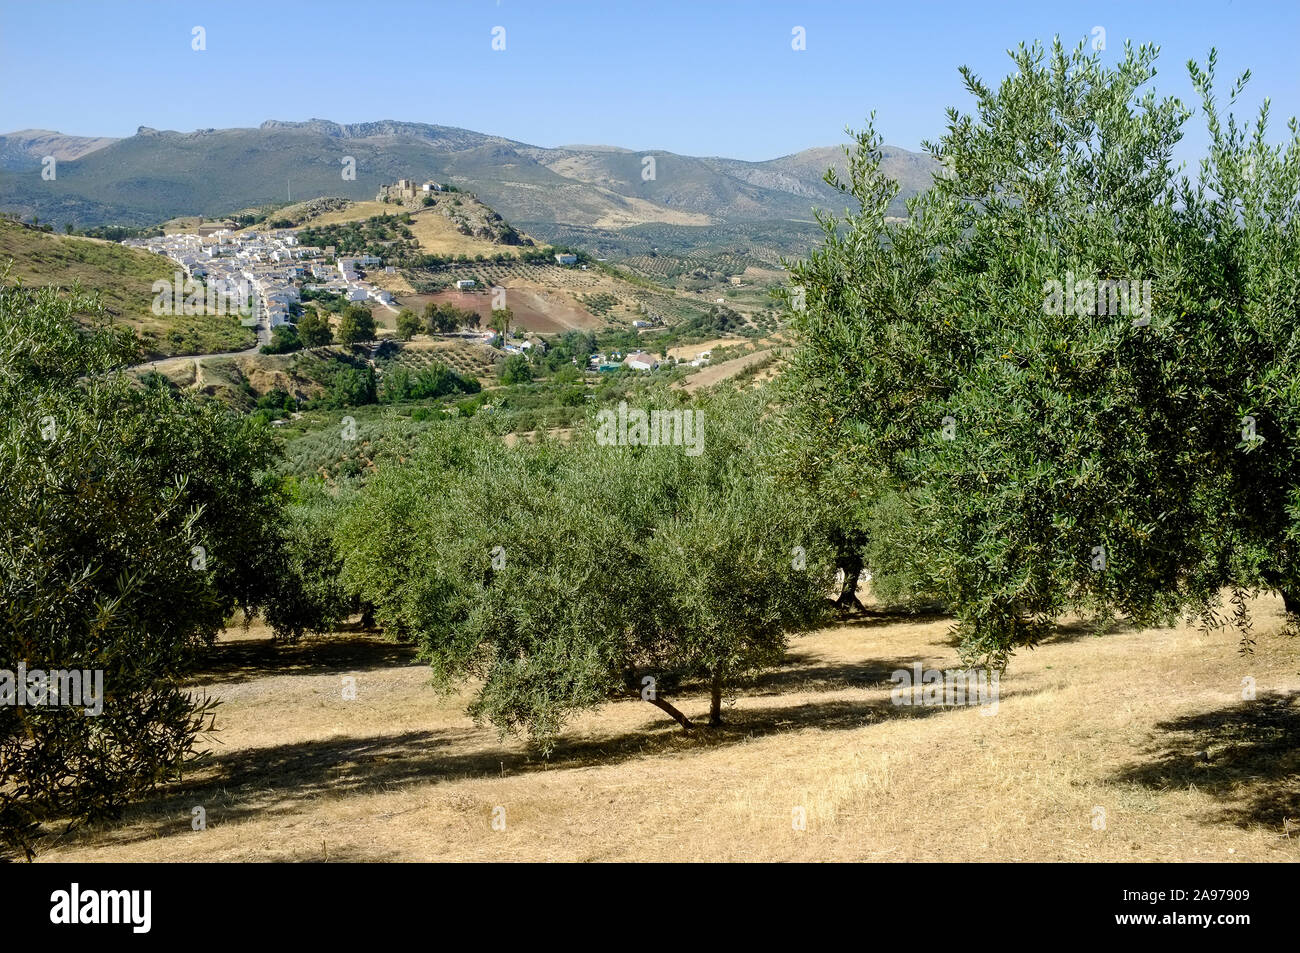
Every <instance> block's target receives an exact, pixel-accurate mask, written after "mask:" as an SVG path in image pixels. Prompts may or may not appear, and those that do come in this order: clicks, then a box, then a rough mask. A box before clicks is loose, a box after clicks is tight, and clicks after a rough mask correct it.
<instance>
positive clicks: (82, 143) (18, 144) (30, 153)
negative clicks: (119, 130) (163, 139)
mask: <svg viewBox="0 0 1300 953" xmlns="http://www.w3.org/2000/svg"><path fill="white" fill-rule="evenodd" d="M117 141H118V140H117V139H111V138H108V137H106V136H95V137H88V136H65V135H63V134H62V133H59V132H51V131H50V130H48V129H21V130H19V131H18V132H11V133H8V134H6V135H3V136H0V169H15V170H23V169H28V168H30V167H31V166H32V162H33V160H35V163H36V166H37V167H38V168H39V167H40V163H41V160H42V159H44V158H45V157H46V156H54V158H55V159H57V160H58V161H59V162H63V161H64V160H67V159H80V158H81V157H82V156H85V155H89V154H90V153H92V152H94V151H95V150H96V149H102V148H104V147H105V146H109V145H112V144H113V143H115V142H117Z"/></svg>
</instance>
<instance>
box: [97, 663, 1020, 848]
mask: <svg viewBox="0 0 1300 953" xmlns="http://www.w3.org/2000/svg"><path fill="white" fill-rule="evenodd" d="M888 664H891V665H892V664H893V663H892V662H890V663H888ZM1005 699H1006V693H1005V692H1004V693H1003V700H1005ZM693 700H695V701H698V699H693ZM616 704H636V705H645V707H646V709H647V710H648V711H650V710H652V709H650V706H649V705H648V704H645V703H643V702H641V701H640V699H639V698H637V699H634V700H633V699H629V700H626V701H620V702H616ZM692 707H697V706H692ZM951 710H952V709H951V708H945V707H940V706H920V705H917V706H895V705H892V704H890V702H889V700H888V698H885V699H881V700H873V701H866V700H826V701H812V702H808V703H805V704H795V705H789V706H773V707H763V708H754V707H744V708H730V709H726V710H725V711H724V724H723V725H721V726H719V727H716V728H710V727H707V726H704V725H701V724H698V723H697V727H696V728H695V730H694V731H691V732H684V731H682V730H681V729H680V728H679V727H678V726H677V725H675V724H674V723H672V722H671V721H668V720H667V719H664V720H663V721H662V722H655V723H654V724H651V725H647V726H642V727H639V728H637V729H634V730H631V731H627V732H622V733H618V734H611V735H603V736H599V737H587V738H576V737H572V736H569V737H561V739H560V740H559V742H558V743H557V745H556V747H555V748H554V750H553V751H552V752H551V754H550V756H549V757H543V756H542V755H540V754H539V753H538V752H536V751H532V750H529V749H527V748H524V747H521V746H519V745H517V744H516V745H511V746H509V747H506V746H502V745H497V744H495V743H494V739H493V738H492V737H491V735H490V734H488V733H486V732H484V731H483V730H481V729H475V728H468V727H466V728H448V729H440V730H433V731H410V732H405V733H402V734H395V735H375V736H370V737H364V738H358V737H345V738H332V739H328V740H324V741H305V742H295V743H292V744H285V745H273V746H270V747H261V748H250V749H241V750H237V751H230V752H225V753H218V754H213V755H211V756H210V757H209V759H208V760H207V762H206V765H205V767H204V768H203V770H202V771H201V772H199V773H197V774H196V775H194V776H193V777H191V778H189V779H187V780H184V781H182V782H178V783H176V784H173V785H170V786H168V787H167V788H165V789H163V790H160V791H159V792H158V793H157V794H156V795H155V796H153V797H151V798H148V799H146V800H143V801H140V802H137V803H136V804H135V805H133V806H132V807H131V808H130V809H129V810H128V811H127V812H126V813H125V815H124V816H123V818H122V819H121V820H120V821H118V822H116V823H107V824H102V825H97V826H96V827H94V828H92V829H89V830H91V831H93V837H94V840H95V841H96V842H97V843H101V844H114V845H120V844H129V843H135V842H140V841H145V840H150V839H153V838H156V837H159V836H165V835H166V834H167V833H171V832H177V831H188V830H189V825H190V811H191V809H192V808H193V806H194V805H202V806H203V807H204V809H205V811H206V812H207V818H208V823H209V824H220V823H233V822H237V821H240V820H244V819H249V818H254V817H256V818H261V819H265V818H266V817H268V816H271V817H276V816H283V817H285V818H286V820H288V819H289V818H291V817H293V816H294V815H297V814H299V813H300V812H301V810H302V807H303V805H304V804H305V803H308V802H311V801H315V800H319V799H321V798H326V797H339V796H346V795H349V794H361V793H365V792H376V791H393V790H399V789H401V788H403V787H406V786H410V785H416V784H423V783H431V782H432V783H437V782H444V781H452V780H458V779H468V778H489V777H502V776H505V775H517V774H526V773H531V772H540V771H555V770H575V769H583V768H589V767H593V766H608V765H610V764H617V763H619V762H622V761H629V760H633V759H637V758H645V757H654V756H656V755H661V754H679V753H683V752H688V751H696V750H708V749H713V748H719V747H723V746H727V745H735V744H740V743H743V742H746V741H749V740H751V739H754V738H760V737H764V736H768V735H776V734H781V733H785V732H797V731H801V730H804V729H816V730H819V731H844V730H851V729H856V728H861V727H864V726H867V725H873V724H881V723H884V722H887V721H889V720H893V719H902V718H928V717H930V716H933V715H939V714H942V713H944V712H949V711H951Z"/></svg>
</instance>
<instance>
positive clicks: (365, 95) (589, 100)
mask: <svg viewBox="0 0 1300 953" xmlns="http://www.w3.org/2000/svg"><path fill="white" fill-rule="evenodd" d="M196 25H200V26H203V27H204V28H205V29H206V31H207V50H206V51H204V52H195V51H194V50H192V49H191V29H192V27H194V26H196ZM495 26H503V27H505V29H506V49H505V51H504V52H494V51H493V50H492V48H491V40H492V36H491V31H492V28H493V27H495ZM795 26H802V27H804V28H805V30H806V34H807V49H806V50H805V51H801V52H796V51H794V50H792V49H791V30H792V28H793V27H795ZM1094 26H1102V27H1104V28H1105V30H1106V40H1107V53H1106V55H1107V56H1108V57H1112V58H1113V57H1115V56H1118V54H1119V52H1120V50H1121V49H1122V46H1123V42H1124V39H1125V38H1132V39H1134V40H1135V41H1154V42H1157V43H1159V44H1160V45H1161V47H1162V55H1161V60H1160V75H1159V76H1158V77H1157V88H1158V89H1159V90H1160V91H1161V92H1168V93H1173V94H1176V95H1179V96H1182V97H1183V98H1184V99H1190V87H1189V84H1188V83H1187V79H1186V69H1185V63H1186V61H1187V60H1188V58H1190V57H1195V58H1197V59H1203V58H1204V57H1205V54H1206V53H1207V51H1208V50H1209V48H1210V47H1211V46H1217V47H1218V48H1219V53H1220V77H1221V79H1222V80H1224V81H1225V83H1226V81H1230V80H1231V79H1232V78H1234V77H1235V75H1236V74H1237V73H1238V72H1239V71H1240V70H1241V69H1242V68H1244V67H1247V66H1249V67H1250V68H1251V70H1252V73H1253V76H1254V80H1253V82H1252V84H1251V86H1250V87H1249V90H1248V94H1247V100H1246V103H1245V105H1246V106H1247V110H1246V111H1248V112H1253V111H1254V109H1255V108H1256V107H1257V106H1258V103H1259V100H1260V99H1261V98H1262V97H1263V96H1264V95H1268V96H1270V97H1271V98H1272V100H1273V107H1274V109H1273V114H1274V118H1275V127H1274V130H1273V138H1274V139H1275V140H1278V139H1280V137H1281V133H1282V131H1283V127H1282V123H1283V122H1284V120H1285V119H1286V118H1287V117H1289V116H1292V115H1297V114H1300V49H1298V48H1297V41H1298V40H1300V3H1297V2H1296V0H1231V2H1211V0H1175V2H1164V0H1127V2H1121V3H1109V2H1092V3H1077V2H1051V0H1040V2H1027V3H1021V2H996V0H988V2H985V3H976V2H927V0H913V2H898V0H893V2H887V3H880V2H876V0H861V2H808V3H795V2H771V0H755V2H708V0H694V2H677V0H638V2H619V0H599V2H587V0H566V2H557V0H546V2H540V0H534V2H523V0H499V2H498V0H475V2H467V0H450V2H430V0H423V2H409V3H406V2H384V0H367V2H357V0H349V2H341V3H335V2H329V0H322V2H310V3H308V2H304V3H296V2H292V0H259V2H247V0H226V2H221V3H217V2H211V0H207V2H202V3H197V2H175V0H95V2H79V3H73V2H60V0H42V2H33V0H0V132H10V131H14V130H17V129H24V128H44V129H55V130H58V131H60V132H64V133H70V134H77V135H108V136H125V135H130V134H131V133H133V132H134V131H135V129H136V127H137V126H141V125H144V126H153V127H155V128H160V129H177V130H182V131H188V130H192V129H199V128H209V127H215V128H222V127H228V126H255V125H257V124H259V123H260V122H262V121H263V120H265V119H287V120H301V119H309V118H313V117H319V118H324V119H333V120H336V121H339V122H358V121H365V120H373V119H401V120H409V121H416V122H430V123H440V124H444V125H450V126H463V127H465V128H469V129H474V130H477V131H480V132H487V133H494V134H498V135H503V136H507V137H509V138H512V139H518V140H522V141H524V142H529V143H533V144H536V145H543V146H556V145H563V144H566V143H606V144H613V145H620V146H626V147H628V148H632V149H638V150H642V149H666V150H670V151H673V152H680V153H687V154H692V155H725V156H734V157H737V158H742V159H766V158H772V157H775V156H779V155H785V154H788V153H791V152H796V151H798V150H800V149H804V148H808V147H810V146H816V145H829V144H833V143H837V142H842V141H844V135H843V129H844V127H845V126H846V125H855V126H856V125H860V124H861V121H862V119H863V117H865V116H866V115H867V114H868V113H869V112H870V111H871V110H873V109H874V110H875V111H876V112H877V125H878V128H879V129H880V130H881V132H882V133H883V134H884V136H885V139H886V141H887V142H889V143H891V144H894V145H899V146H902V147H904V148H909V149H916V148H918V147H919V145H920V143H921V141H922V140H923V139H926V138H933V137H937V135H938V133H939V132H940V131H941V130H942V127H943V118H944V117H943V110H944V108H945V107H946V106H948V105H956V106H958V107H959V108H966V107H968V106H969V103H970V101H969V99H968V97H967V96H966V95H965V93H964V91H963V90H962V89H961V86H960V82H959V77H958V75H957V69H956V68H957V66H958V65H959V64H968V65H970V66H971V67H973V68H974V69H975V70H976V71H977V72H978V73H980V74H981V75H982V76H984V77H986V78H990V79H992V78H997V77H1001V76H1003V75H1004V74H1005V73H1006V72H1007V69H1008V63H1009V60H1008V59H1007V56H1006V52H1005V51H1006V49H1007V48H1008V47H1010V46H1014V45H1015V44H1016V43H1018V42H1019V41H1021V40H1026V41H1027V40H1032V39H1042V40H1044V41H1049V40H1050V39H1051V37H1052V36H1053V35H1055V34H1060V35H1061V36H1062V37H1063V38H1068V39H1069V40H1071V41H1077V40H1078V39H1080V38H1083V37H1084V36H1086V35H1088V34H1089V33H1090V31H1091V30H1092V29H1093V27H1094ZM1188 128H1189V138H1188V142H1187V147H1186V149H1185V150H1184V157H1187V156H1190V155H1196V154H1199V151H1200V148H1201V146H1202V143H1203V138H1202V137H1201V136H1200V135H1199V127H1198V126H1196V123H1195V120H1193V121H1192V123H1189V127H1188ZM1193 129H1196V130H1197V132H1195V133H1194V132H1192V130H1193Z"/></svg>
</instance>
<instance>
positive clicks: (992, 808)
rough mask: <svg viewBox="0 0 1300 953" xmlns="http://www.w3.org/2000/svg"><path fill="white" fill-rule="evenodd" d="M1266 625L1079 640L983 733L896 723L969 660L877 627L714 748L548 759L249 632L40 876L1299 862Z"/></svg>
mask: <svg viewBox="0 0 1300 953" xmlns="http://www.w3.org/2000/svg"><path fill="white" fill-rule="evenodd" d="M1256 612H1257V616H1256V634H1257V637H1258V646H1257V649H1256V652H1255V654H1254V655H1253V656H1241V655H1239V654H1238V652H1237V645H1236V641H1235V639H1234V636H1233V635H1232V633H1231V632H1227V631H1225V632H1220V633H1214V634H1210V635H1202V634H1200V633H1198V632H1197V631H1196V630H1195V629H1194V628H1190V627H1179V628H1172V629H1157V630H1150V631H1144V632H1139V631H1133V630H1128V629H1123V628H1120V629H1117V630H1114V631H1111V632H1109V633H1106V634H1104V635H1095V634H1091V633H1089V632H1086V631H1083V630H1082V629H1078V628H1073V629H1072V628H1069V627H1064V628H1062V629H1061V630H1060V631H1059V633H1058V634H1057V635H1056V636H1055V637H1054V638H1053V639H1051V640H1050V641H1048V642H1047V643H1046V644H1044V645H1042V646H1041V647H1040V648H1038V649H1037V650H1036V651H1033V652H1024V653H1022V654H1021V655H1019V656H1017V657H1016V658H1015V659H1014V660H1013V662H1012V665H1011V668H1010V669H1009V671H1008V673H1007V674H1006V676H1005V677H1004V678H1003V680H1002V683H1001V699H1000V703H999V707H998V710H997V712H996V714H994V715H993V716H991V717H989V716H984V715H982V714H981V713H980V710H979V709H978V708H956V709H954V708H949V709H941V708H907V707H895V706H893V705H891V704H890V702H889V688H890V685H889V682H888V679H889V676H890V673H891V672H892V671H893V670H895V669H898V668H904V667H908V666H910V665H911V664H912V663H913V662H915V661H920V662H922V663H924V664H925V665H926V666H929V667H935V668H955V667H956V666H957V658H956V653H955V651H954V649H953V647H952V645H951V643H950V641H949V639H948V637H947V631H948V623H947V621H946V620H943V619H925V618H922V619H915V620H907V619H887V618H871V619H867V620H866V621H863V622H860V623H857V624H853V625H846V626H842V627H837V628H833V629H828V630H824V631H821V632H817V633H814V634H810V635H806V636H802V637H800V638H798V639H796V640H794V642H793V644H792V647H791V651H790V653H789V657H788V659H787V661H786V663H785V665H783V666H782V667H781V668H780V669H779V670H777V671H775V672H773V673H772V674H770V675H768V676H766V677H765V678H763V679H761V680H759V681H758V682H757V683H756V684H754V685H751V686H749V687H747V688H745V689H744V690H743V691H742V692H741V693H740V696H739V697H738V698H737V699H736V700H735V702H734V704H733V705H732V706H731V707H730V708H728V709H727V710H726V711H725V718H726V719H727V722H728V724H727V725H726V726H725V727H724V728H722V729H716V730H710V729H707V728H701V729H699V730H697V731H696V732H695V733H694V734H693V735H686V734H684V733H683V732H681V731H680V730H679V729H678V728H677V727H676V726H675V725H674V724H672V723H671V722H668V721H667V720H666V719H665V718H663V717H662V715H661V714H660V712H659V711H658V710H657V709H655V708H653V707H652V706H650V705H648V704H646V703H644V702H641V701H639V700H628V701H620V702H616V703H610V704H607V705H605V706H603V707H602V708H601V709H600V710H599V711H597V712H593V713H590V714H587V715H584V716H582V717H579V718H577V719H576V720H575V721H574V722H573V724H572V725H571V726H570V727H569V729H568V730H567V731H566V732H565V735H564V738H563V742H562V744H561V745H560V747H559V748H558V749H557V750H556V751H555V752H554V753H553V755H552V756H551V758H550V759H549V760H543V759H541V758H539V757H536V756H534V755H532V754H530V752H529V749H528V748H527V747H526V746H525V745H524V744H522V743H520V742H518V741H515V740H506V741H501V740H499V739H498V738H497V735H496V733H495V732H494V731H492V730H491V729H490V728H480V727H476V726H475V725H474V724H473V723H472V722H471V721H470V720H469V719H468V718H467V717H466V716H465V715H464V714H463V711H464V705H465V702H466V699H467V697H468V695H466V694H463V695H461V696H458V697H453V698H439V697H437V696H435V695H434V694H433V692H432V691H431V689H430V688H429V687H428V686H427V673H426V669H425V668H424V666H422V665H420V664H418V663H416V662H414V661H412V659H411V657H410V655H409V653H408V652H407V651H406V650H404V649H402V648H399V647H396V646H393V645H390V644H388V643H385V642H383V641H382V640H380V639H378V638H376V637H373V636H368V635H364V634H351V635H344V636H339V637H335V638H331V639H328V640H320V641H314V642H308V643H305V644H303V645H300V646H297V647H293V648H281V649H279V650H276V649H274V648H273V647H272V646H271V645H270V644H269V643H268V642H267V641H266V639H265V632H263V631H261V630H259V629H257V628H256V627H255V628H254V629H252V630H251V631H250V632H248V633H241V632H234V633H229V634H228V635H227V637H226V638H225V639H224V640H223V642H222V644H221V646H220V648H219V650H218V652H217V653H216V658H215V661H214V663H213V665H212V667H211V669H210V671H208V672H207V673H205V674H204V676H203V677H202V679H201V683H202V685H203V686H204V687H206V689H207V690H208V691H210V692H211V693H212V694H214V695H215V696H217V697H219V698H220V699H221V702H222V704H221V707H220V709H219V715H218V719H219V725H220V726H221V730H220V732H219V733H218V734H217V735H216V736H215V738H214V739H213V744H212V749H213V752H214V755H213V759H212V762H211V763H210V764H209V765H208V766H207V767H205V768H203V769H201V770H200V771H198V772H197V773H195V774H194V775H193V776H192V777H190V778H188V779H187V780H186V781H185V782H183V783H182V784H179V785H176V786H173V787H171V788H169V789H168V790H166V791H164V792H161V793H160V795H159V796H158V797H156V798H155V799H153V800H151V801H149V802H147V803H143V804H140V805H137V806H136V807H134V808H133V809H132V810H131V811H129V812H128V814H127V815H126V817H124V818H123V819H122V821H121V822H119V823H117V824H113V825H107V826H103V827H100V828H97V829H88V830H84V831H81V832H79V833H76V834H74V835H72V836H70V837H66V838H64V839H63V840H62V841H61V842H60V843H58V844H57V845H56V846H54V847H53V848H52V849H50V850H49V851H47V852H46V853H44V854H43V855H41V858H40V859H42V860H47V861H60V860H77V861H86V860H96V861H99V860H104V861H108V860H126V861H130V860H140V861H143V860H149V861H173V860H222V861H252V860H312V861H314V860H327V859H328V860H394V861H414V860H584V861H590V860H645V859H656V860H805V861H811V860H894V861H906V860H953V861H992V860H997V861H1006V860H1053V861H1074V860H1086V861H1172V860H1216V861H1231V860H1240V861H1283V860H1296V859H1300V841H1298V840H1297V834H1298V833H1300V826H1298V825H1300V756H1298V754H1297V751H1298V750H1300V749H1298V747H1297V745H1296V740H1297V737H1300V703H1298V699H1300V694H1298V693H1300V674H1298V673H1297V665H1296V656H1297V648H1298V647H1300V646H1298V645H1297V642H1296V641H1295V640H1294V639H1293V638H1290V637H1288V636H1285V635H1283V634H1281V628H1282V617H1281V607H1280V602H1278V601H1275V600H1272V599H1267V598H1265V599H1261V600H1259V602H1258V603H1257V605H1256ZM347 675H352V676H355V677H356V679H357V691H358V697H357V699H356V700H355V701H344V700H343V699H342V697H341V696H342V692H341V685H342V678H343V676H347ZM1246 676H1250V677H1253V678H1254V679H1255V680H1256V684H1257V691H1258V697H1257V698H1256V700H1254V701H1243V700H1242V689H1241V681H1242V679H1243V678H1244V677H1246ZM675 701H676V702H677V703H678V705H679V706H680V707H682V708H683V709H684V710H685V711H686V712H687V713H688V714H689V715H691V716H692V717H699V716H701V715H702V714H704V712H705V711H706V708H707V700H706V697H705V695H704V694H703V693H694V694H690V693H688V694H685V695H683V696H681V697H678V698H676V699H675ZM1202 751H1204V752H1207V754H1208V760H1206V759H1205V758H1203V757H1198V752H1202ZM195 805H202V806H203V807H204V808H205V809H206V811H207V823H208V826H207V829H206V830H205V831H202V832H195V831H193V830H191V826H190V818H191V809H192V808H193V807H194V806H195ZM498 806H500V807H502V808H504V810H505V817H506V829H505V830H504V831H496V830H493V829H492V826H491V816H492V812H493V809H494V808H496V807H498ZM1098 807H1100V808H1103V809H1104V811H1105V817H1106V825H1105V829H1104V830H1094V829H1093V824H1092V821H1093V812H1094V808H1098ZM795 808H802V809H803V811H804V812H805V813H806V817H807V829H806V830H804V831H798V830H795V829H794V825H793V823H792V817H793V812H794V810H795Z"/></svg>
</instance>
